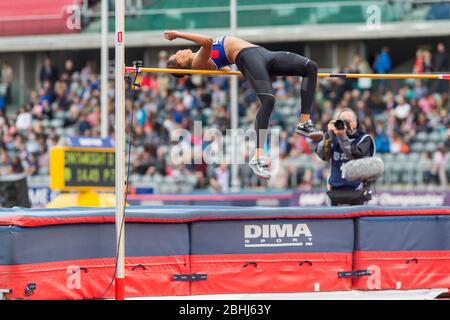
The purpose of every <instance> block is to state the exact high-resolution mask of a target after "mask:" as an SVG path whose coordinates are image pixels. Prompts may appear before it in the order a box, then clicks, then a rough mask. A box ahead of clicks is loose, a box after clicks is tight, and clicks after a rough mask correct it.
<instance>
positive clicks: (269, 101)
mask: <svg viewBox="0 0 450 320" xmlns="http://www.w3.org/2000/svg"><path fill="white" fill-rule="evenodd" d="M258 98H259V100H260V101H261V105H262V106H263V107H264V108H270V109H273V107H274V105H275V97H274V96H273V95H272V94H261V93H260V94H258Z"/></svg>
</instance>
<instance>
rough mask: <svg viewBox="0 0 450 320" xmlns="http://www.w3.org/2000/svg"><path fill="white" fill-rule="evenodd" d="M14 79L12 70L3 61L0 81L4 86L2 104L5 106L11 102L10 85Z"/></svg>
mask: <svg viewBox="0 0 450 320" xmlns="http://www.w3.org/2000/svg"><path fill="white" fill-rule="evenodd" d="M13 80H14V70H13V68H12V67H11V65H10V64H9V63H8V62H7V61H3V63H2V70H1V83H2V85H4V86H5V97H4V99H5V100H4V104H5V107H7V106H8V105H9V104H11V103H12V95H11V86H12V83H13Z"/></svg>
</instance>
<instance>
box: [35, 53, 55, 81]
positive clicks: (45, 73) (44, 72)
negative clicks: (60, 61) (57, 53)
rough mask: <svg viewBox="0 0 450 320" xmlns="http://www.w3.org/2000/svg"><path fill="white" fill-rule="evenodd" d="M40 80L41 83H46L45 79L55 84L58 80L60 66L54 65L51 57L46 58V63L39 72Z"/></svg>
mask: <svg viewBox="0 0 450 320" xmlns="http://www.w3.org/2000/svg"><path fill="white" fill-rule="evenodd" d="M39 80H40V81H41V85H42V86H43V85H44V81H49V82H50V84H51V85H53V84H54V83H55V82H56V80H58V68H56V67H55V66H53V64H52V60H51V59H50V57H46V58H45V59H44V64H43V65H42V68H41V72H40V74H39Z"/></svg>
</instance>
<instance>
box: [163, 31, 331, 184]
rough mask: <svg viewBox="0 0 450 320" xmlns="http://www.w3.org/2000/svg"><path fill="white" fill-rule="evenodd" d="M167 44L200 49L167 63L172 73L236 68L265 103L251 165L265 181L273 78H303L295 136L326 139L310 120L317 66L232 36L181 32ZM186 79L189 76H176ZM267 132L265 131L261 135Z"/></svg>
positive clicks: (169, 34)
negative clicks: (181, 41)
mask: <svg viewBox="0 0 450 320" xmlns="http://www.w3.org/2000/svg"><path fill="white" fill-rule="evenodd" d="M164 37H165V38H166V39H167V40H170V41H171V40H174V39H177V38H180V39H185V40H189V41H192V42H194V43H196V44H197V45H199V46H200V49H199V50H198V51H197V52H192V50H190V49H186V50H179V51H177V52H176V53H175V54H174V55H172V56H171V57H170V58H169V59H168V61H167V67H168V68H172V69H202V70H227V71H228V70H230V68H229V66H230V65H232V64H236V66H237V68H238V69H239V71H241V73H242V74H243V76H244V77H245V78H246V79H247V80H248V81H249V83H250V85H251V87H252V89H253V90H254V91H255V92H256V95H257V96H258V98H259V101H260V102H261V107H260V109H259V110H258V113H257V114H256V120H255V129H256V136H257V146H256V150H255V154H254V156H253V158H252V159H251V160H250V161H249V165H250V167H251V168H252V170H253V172H254V173H255V174H256V175H257V176H259V177H261V178H264V179H270V176H271V173H270V161H269V159H268V158H267V157H266V156H265V155H264V145H265V143H266V139H267V138H266V132H267V129H268V127H269V119H270V115H271V114H272V111H273V108H274V105H275V96H274V94H273V93H274V92H273V88H272V81H271V76H299V77H302V78H303V79H302V86H301V115H300V119H299V122H298V124H297V126H296V127H295V132H296V133H297V134H301V135H303V136H305V137H308V138H310V139H312V140H314V141H316V142H318V141H320V140H322V139H323V132H322V131H320V130H318V129H317V128H316V126H315V125H314V124H313V122H312V121H311V119H310V113H311V106H312V103H313V99H314V94H315V91H316V85H317V64H316V63H315V62H314V61H312V60H310V59H308V58H305V57H303V56H301V55H298V54H295V53H291V52H286V51H269V50H267V49H265V48H263V47H260V46H258V45H255V44H253V43H250V42H248V41H245V40H243V39H240V38H236V37H232V36H222V37H219V38H217V39H215V40H214V39H213V38H211V37H208V36H204V35H200V34H192V33H184V32H179V31H166V32H165V33H164ZM173 75H174V76H178V77H183V76H185V75H180V74H173ZM260 130H263V131H260Z"/></svg>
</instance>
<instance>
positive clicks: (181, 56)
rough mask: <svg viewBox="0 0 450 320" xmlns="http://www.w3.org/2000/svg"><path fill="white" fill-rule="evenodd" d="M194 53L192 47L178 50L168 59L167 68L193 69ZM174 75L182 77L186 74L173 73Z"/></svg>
mask: <svg viewBox="0 0 450 320" xmlns="http://www.w3.org/2000/svg"><path fill="white" fill-rule="evenodd" d="M193 58H194V53H193V52H192V50H191V49H184V50H178V51H177V52H176V53H175V54H173V55H171V56H170V58H169V59H168V60H167V68H170V69H191V67H192V59H193ZM172 75H173V76H174V77H177V78H182V77H184V76H185V74H180V73H172Z"/></svg>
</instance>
